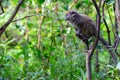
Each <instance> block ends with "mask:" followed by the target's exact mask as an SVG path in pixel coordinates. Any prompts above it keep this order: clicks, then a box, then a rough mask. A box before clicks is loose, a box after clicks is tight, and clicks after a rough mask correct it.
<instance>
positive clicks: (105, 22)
mask: <svg viewBox="0 0 120 80" xmlns="http://www.w3.org/2000/svg"><path fill="white" fill-rule="evenodd" d="M104 7H105V1H104V2H103V6H102V17H103V21H104V24H105V26H106V29H107V33H108V42H109V45H111V41H110V40H111V39H110V30H109V27H108V24H107V21H106V19H105V14H104Z"/></svg>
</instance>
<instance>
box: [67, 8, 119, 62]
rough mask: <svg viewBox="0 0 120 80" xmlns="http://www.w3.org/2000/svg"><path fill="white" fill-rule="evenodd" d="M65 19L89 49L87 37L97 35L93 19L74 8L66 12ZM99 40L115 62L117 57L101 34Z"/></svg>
mask: <svg viewBox="0 0 120 80" xmlns="http://www.w3.org/2000/svg"><path fill="white" fill-rule="evenodd" d="M65 19H66V20H67V21H69V22H70V24H72V26H73V27H74V28H75V30H76V36H77V37H78V38H79V39H81V40H82V41H83V42H84V43H85V44H86V46H87V49H89V45H88V39H89V38H91V37H96V36H97V31H98V29H97V27H96V24H95V23H94V21H93V20H92V19H91V18H89V17H88V16H87V15H85V14H79V13H78V12H76V11H74V10H70V11H68V12H67V13H66V15H65ZM99 40H100V41H101V42H102V43H103V45H105V47H106V48H107V49H108V51H109V52H110V54H111V56H112V57H113V58H114V62H115V63H116V61H117V59H116V56H115V54H113V52H112V50H111V49H110V47H109V44H108V43H107V41H106V40H105V39H103V38H102V37H101V36H100V37H99Z"/></svg>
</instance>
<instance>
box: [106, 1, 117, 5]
mask: <svg viewBox="0 0 120 80" xmlns="http://www.w3.org/2000/svg"><path fill="white" fill-rule="evenodd" d="M106 3H107V4H108V5H112V4H113V3H115V0H106Z"/></svg>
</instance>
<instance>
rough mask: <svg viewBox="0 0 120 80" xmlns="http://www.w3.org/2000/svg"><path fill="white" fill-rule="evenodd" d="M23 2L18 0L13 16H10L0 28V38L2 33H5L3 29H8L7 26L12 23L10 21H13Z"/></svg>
mask: <svg viewBox="0 0 120 80" xmlns="http://www.w3.org/2000/svg"><path fill="white" fill-rule="evenodd" d="M23 2H24V0H19V2H18V4H17V6H16V8H15V10H14V12H13V14H12V15H11V17H10V18H9V19H8V21H7V22H6V23H5V24H4V25H3V26H2V27H1V28H0V36H1V35H2V34H3V32H4V31H5V29H6V28H7V27H8V25H9V24H10V23H11V22H12V20H13V19H14V17H15V15H16V14H17V12H18V10H19V8H20V6H21V5H22V3H23Z"/></svg>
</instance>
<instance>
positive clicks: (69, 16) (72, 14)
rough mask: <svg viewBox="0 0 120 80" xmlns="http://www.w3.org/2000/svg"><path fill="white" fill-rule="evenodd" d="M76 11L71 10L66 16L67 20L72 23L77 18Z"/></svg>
mask: <svg viewBox="0 0 120 80" xmlns="http://www.w3.org/2000/svg"><path fill="white" fill-rule="evenodd" d="M75 14H76V11H73V10H70V11H68V12H67V13H66V15H65V20H68V21H71V20H73V17H74V16H75Z"/></svg>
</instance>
